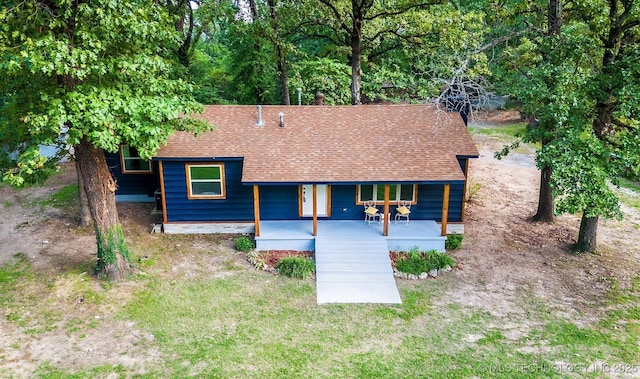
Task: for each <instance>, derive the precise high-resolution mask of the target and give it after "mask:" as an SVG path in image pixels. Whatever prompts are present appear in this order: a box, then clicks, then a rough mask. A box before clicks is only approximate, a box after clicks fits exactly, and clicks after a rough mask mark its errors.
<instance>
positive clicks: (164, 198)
mask: <svg viewBox="0 0 640 379" xmlns="http://www.w3.org/2000/svg"><path fill="white" fill-rule="evenodd" d="M158 171H160V196H162V222H163V223H165V224H166V223H167V196H165V194H164V169H163V167H162V161H160V162H158Z"/></svg>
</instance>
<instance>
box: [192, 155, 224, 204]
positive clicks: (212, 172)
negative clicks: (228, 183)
mask: <svg viewBox="0 0 640 379" xmlns="http://www.w3.org/2000/svg"><path fill="white" fill-rule="evenodd" d="M186 171H187V186H188V187H189V188H188V191H189V196H188V197H189V198H190V199H192V198H193V199H224V198H225V190H224V166H223V165H222V164H187V165H186Z"/></svg>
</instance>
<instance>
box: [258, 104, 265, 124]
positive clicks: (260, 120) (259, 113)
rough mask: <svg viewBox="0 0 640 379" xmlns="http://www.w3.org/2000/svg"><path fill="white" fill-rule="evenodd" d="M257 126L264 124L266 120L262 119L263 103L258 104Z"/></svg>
mask: <svg viewBox="0 0 640 379" xmlns="http://www.w3.org/2000/svg"><path fill="white" fill-rule="evenodd" d="M256 125H257V126H262V125H264V122H263V121H262V105H258V122H257V123H256Z"/></svg>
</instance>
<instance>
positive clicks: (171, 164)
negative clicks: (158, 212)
mask: <svg viewBox="0 0 640 379" xmlns="http://www.w3.org/2000/svg"><path fill="white" fill-rule="evenodd" d="M218 162H221V161H216V163H218ZM222 162H223V163H224V170H225V186H226V195H227V196H226V199H197V200H195V199H194V200H189V199H188V198H187V174H186V171H185V164H186V163H187V162H181V161H163V162H162V166H163V169H164V172H163V175H164V194H165V197H166V204H167V209H166V212H167V221H168V222H183V221H194V222H196V221H197V222H207V221H253V189H252V187H251V186H245V185H243V184H242V183H241V181H240V180H241V175H242V162H241V161H227V162H224V161H222Z"/></svg>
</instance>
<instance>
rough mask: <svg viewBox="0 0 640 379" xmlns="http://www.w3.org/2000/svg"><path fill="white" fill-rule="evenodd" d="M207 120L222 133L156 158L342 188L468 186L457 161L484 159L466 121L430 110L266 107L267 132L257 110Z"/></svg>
mask: <svg viewBox="0 0 640 379" xmlns="http://www.w3.org/2000/svg"><path fill="white" fill-rule="evenodd" d="M279 112H283V113H284V124H285V126H284V127H280V126H279V118H278V113H279ZM201 117H202V118H204V119H206V120H208V121H209V122H210V123H211V124H213V125H215V127H216V129H215V130H213V131H211V132H206V133H203V134H202V135H200V136H199V137H194V136H193V134H191V133H184V132H179V133H176V134H175V135H173V136H171V137H170V138H169V140H168V143H167V146H165V147H162V148H161V149H160V151H159V152H158V154H157V157H158V158H159V159H162V158H204V157H216V158H222V157H244V168H243V174H242V181H243V182H245V183H338V182H372V181H373V182H424V181H450V180H463V179H464V175H463V174H462V171H461V170H460V166H459V164H458V162H457V160H456V156H469V157H477V156H478V150H477V149H476V147H475V145H474V143H473V141H472V140H471V137H470V136H469V133H468V132H467V129H466V127H465V125H464V123H463V121H462V119H461V117H460V116H459V115H458V114H457V113H446V112H441V111H437V110H436V109H435V108H434V107H431V106H428V105H366V106H263V107H262V118H263V121H264V125H263V126H257V125H256V122H257V108H256V106H248V105H229V106H227V105H212V106H207V107H205V111H204V113H203V114H202V115H201Z"/></svg>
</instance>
